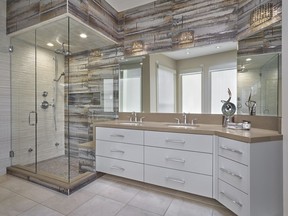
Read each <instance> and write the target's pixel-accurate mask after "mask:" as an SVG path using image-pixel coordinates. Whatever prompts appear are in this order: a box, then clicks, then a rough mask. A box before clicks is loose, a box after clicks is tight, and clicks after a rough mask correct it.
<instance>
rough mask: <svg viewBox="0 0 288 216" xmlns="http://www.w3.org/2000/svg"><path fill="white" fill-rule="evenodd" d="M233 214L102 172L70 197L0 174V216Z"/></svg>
mask: <svg viewBox="0 0 288 216" xmlns="http://www.w3.org/2000/svg"><path fill="white" fill-rule="evenodd" d="M14 215H15V216H16V215H17V216H18V215H19V216H38V215H41V216H64V215H66V216H67V215H68V216H80V215H81V216H82V215H83V216H90V215H91V216H95V215H97V216H98V215H99V216H235V214H233V213H232V212H231V211H229V210H228V209H226V208H225V207H224V206H222V205H221V204H220V203H219V202H217V201H216V200H213V199H210V198H205V197H202V196H197V195H192V194H188V193H183V192H179V191H175V190H172V189H167V188H163V187H158V186H153V185H150V184H145V183H142V182H137V181H133V180H127V179H125V178H120V177H115V176H110V175H105V176H103V177H101V178H99V179H97V180H95V181H94V182H91V183H90V184H88V185H86V186H85V187H83V188H82V189H80V190H79V191H76V192H74V193H73V194H71V195H70V196H66V195H64V194H61V193H58V192H56V191H52V190H50V189H47V188H45V187H42V186H39V185H37V184H34V183H31V182H28V181H25V180H23V179H19V178H17V177H14V176H9V175H5V176H0V216H14Z"/></svg>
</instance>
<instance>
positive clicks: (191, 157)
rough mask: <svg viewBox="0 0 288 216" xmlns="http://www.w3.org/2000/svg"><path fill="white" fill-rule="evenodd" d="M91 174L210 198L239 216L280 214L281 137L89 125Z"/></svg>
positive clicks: (203, 128) (214, 129)
mask: <svg viewBox="0 0 288 216" xmlns="http://www.w3.org/2000/svg"><path fill="white" fill-rule="evenodd" d="M95 135H96V137H95V138H96V170H97V171H99V172H103V173H109V174H112V175H117V176H121V177H125V178H129V179H134V180H137V181H142V182H145V183H149V184H154V185H159V186H162V187H167V188H171V189H175V190H179V191H184V192H188V193H192V194H197V195H201V196H205V197H210V198H214V199H216V200H218V201H219V202H220V203H222V204H223V205H225V206H226V207H227V208H229V209H230V210H232V211H233V212H234V213H236V214H237V215H240V216H260V215H261V216H265V215H267V216H268V215H275V216H276V215H279V216H280V215H282V135H280V134H278V132H276V131H270V130H262V129H255V128H253V129H251V130H250V131H243V130H232V129H226V128H222V127H221V126H220V125H200V126H197V127H176V126H175V127H170V126H169V125H168V124H165V123H153V122H145V123H138V124H132V123H131V124H129V123H127V122H126V123H125V122H122V121H111V122H102V123H97V124H95Z"/></svg>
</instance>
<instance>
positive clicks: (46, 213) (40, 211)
mask: <svg viewBox="0 0 288 216" xmlns="http://www.w3.org/2000/svg"><path fill="white" fill-rule="evenodd" d="M40 215H41V216H64V215H63V214H60V213H59V212H57V211H54V210H52V209H49V208H47V207H45V206H42V205H40V204H39V205H36V206H34V207H33V208H31V209H29V210H28V211H26V212H24V213H22V214H20V215H19V216H40Z"/></svg>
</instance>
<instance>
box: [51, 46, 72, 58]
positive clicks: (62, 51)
mask: <svg viewBox="0 0 288 216" xmlns="http://www.w3.org/2000/svg"><path fill="white" fill-rule="evenodd" d="M64 44H65V43H62V49H56V50H55V51H54V52H55V53H56V54H61V55H64V56H69V55H71V52H70V51H69V50H65V47H64Z"/></svg>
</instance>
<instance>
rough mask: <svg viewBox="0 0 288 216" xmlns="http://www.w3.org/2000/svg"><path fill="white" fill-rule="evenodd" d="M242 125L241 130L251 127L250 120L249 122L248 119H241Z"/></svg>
mask: <svg viewBox="0 0 288 216" xmlns="http://www.w3.org/2000/svg"><path fill="white" fill-rule="evenodd" d="M242 127H243V130H250V128H251V122H250V121H246V120H243V124H242Z"/></svg>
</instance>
